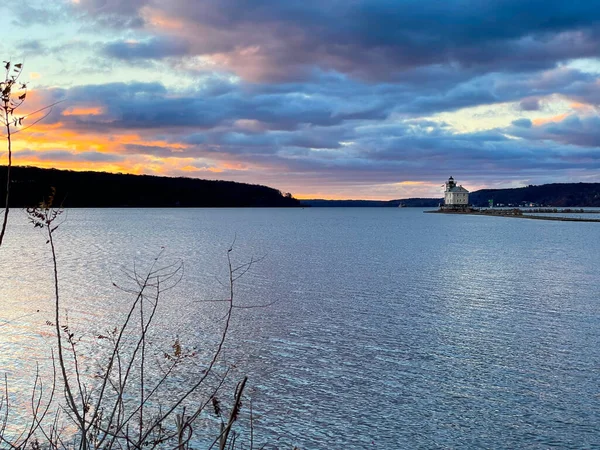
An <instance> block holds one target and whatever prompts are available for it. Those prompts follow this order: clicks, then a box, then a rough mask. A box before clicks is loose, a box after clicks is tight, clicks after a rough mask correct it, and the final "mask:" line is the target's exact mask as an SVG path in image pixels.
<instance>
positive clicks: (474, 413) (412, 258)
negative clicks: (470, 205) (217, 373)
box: [0, 208, 600, 449]
mask: <svg viewBox="0 0 600 450" xmlns="http://www.w3.org/2000/svg"><path fill="white" fill-rule="evenodd" d="M61 220H62V223H61V225H60V227H59V229H58V230H57V231H56V246H57V252H58V268H59V275H60V288H61V298H62V301H63V306H64V310H65V311H66V312H67V313H68V320H69V326H70V327H71V328H72V329H76V330H79V331H78V333H80V334H81V335H83V336H84V339H83V341H85V336H87V337H88V340H89V336H95V335H97V334H99V333H103V332H104V330H109V329H111V328H112V327H113V324H115V323H116V322H118V321H119V320H120V318H122V316H123V313H124V311H126V308H127V305H128V304H129V303H128V302H130V300H131V298H130V297H128V295H126V294H124V293H123V292H122V291H120V290H118V289H116V288H115V287H114V285H113V283H115V284H117V285H122V284H123V283H126V282H127V276H126V275H125V272H124V271H126V270H127V269H132V268H133V267H135V270H136V271H138V272H143V270H144V269H143V268H144V267H147V266H148V265H149V264H151V262H152V260H153V258H154V257H155V256H156V255H158V254H159V253H160V252H163V255H162V256H161V260H160V262H161V263H163V262H164V263H165V264H168V263H171V262H173V261H179V260H181V261H183V264H184V268H185V271H184V276H183V279H182V280H181V282H179V284H177V285H176V286H175V287H174V288H173V289H171V290H169V291H167V292H165V295H164V297H163V298H162V300H161V308H159V313H160V319H157V330H158V331H157V334H156V339H157V340H158V341H159V345H163V346H166V347H168V345H169V343H170V342H172V341H173V340H174V339H180V340H181V342H182V343H184V344H185V345H186V346H189V347H194V348H197V349H200V350H199V351H200V353H202V352H203V351H206V352H207V354H209V353H210V351H212V349H214V345H215V342H216V341H215V336H218V333H219V330H220V329H221V328H220V327H221V326H222V321H221V318H222V317H223V314H222V313H223V310H222V306H223V305H222V303H219V302H212V301H208V300H215V299H222V298H226V297H227V295H228V294H227V275H228V270H227V249H228V248H229V247H230V246H232V247H233V252H232V253H231V255H232V257H233V259H234V264H238V263H239V264H241V263H244V262H246V261H249V260H250V259H251V258H257V259H259V261H258V262H257V263H256V264H253V265H252V267H251V270H250V271H249V272H248V273H246V274H245V275H244V276H243V277H242V278H240V279H239V280H238V281H237V282H236V285H235V288H236V294H235V301H236V304H237V305H240V306H260V307H258V308H248V309H236V310H235V311H234V316H233V320H232V327H231V330H230V333H229V335H228V338H227V341H226V349H225V352H224V354H223V357H224V361H225V363H226V364H229V365H230V366H231V365H235V367H236V369H235V372H236V373H235V375H234V376H241V375H248V377H249V381H248V383H249V386H250V388H249V391H248V392H249V393H250V394H251V395H252V405H253V409H254V415H255V434H256V435H257V438H256V439H257V441H259V442H265V441H268V442H269V443H270V445H272V446H280V448H290V445H292V444H293V445H297V446H299V447H300V448H302V449H324V448H327V449H352V448H356V449H361V448H382V449H384V448H385V449H401V448H540V449H541V448H549V447H558V448H592V447H600V384H599V382H598V380H599V374H600V345H599V344H600V283H599V282H598V280H599V276H598V275H599V274H598V271H599V270H600V239H598V237H599V236H600V227H599V224H596V223H570V222H552V221H551V222H546V221H536V220H517V219H505V218H500V217H479V216H464V215H456V216H448V215H440V214H423V210H422V209H413V208H354V209H352V208H305V209H98V210H85V209H78V210H67V211H66V212H65V214H64V215H63V216H62V218H61ZM6 239H7V240H6V244H5V245H3V247H2V248H0V268H1V273H0V302H1V303H0V306H1V309H0V311H1V312H0V346H1V350H2V353H1V355H0V363H1V366H0V369H2V370H3V372H5V373H6V374H7V377H8V379H9V381H10V390H11V395H14V396H17V397H18V395H19V394H20V393H23V392H27V389H28V384H27V383H29V382H30V380H28V379H27V377H25V376H24V374H31V373H32V368H33V367H35V361H41V364H42V365H44V364H46V365H47V364H48V361H49V357H48V355H49V349H50V347H51V346H52V336H53V329H52V327H50V326H48V325H47V324H46V321H52V320H53V312H52V307H53V306H52V301H51V299H52V271H51V260H50V259H49V248H48V245H46V244H45V238H44V236H43V235H42V234H41V232H40V231H39V229H34V228H33V227H32V226H31V225H30V224H29V223H28V219H27V216H26V214H25V212H23V211H14V212H13V215H12V216H11V221H10V224H9V229H8V234H7V237H6ZM161 341H162V342H161ZM93 359H94V358H93V355H92V356H90V357H89V358H88V360H87V364H88V366H89V367H91V368H93V365H94V361H93ZM190 373H191V372H190ZM183 381H186V380H183ZM271 448H274V447H271Z"/></svg>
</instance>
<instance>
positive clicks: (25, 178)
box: [0, 166, 300, 208]
mask: <svg viewBox="0 0 600 450" xmlns="http://www.w3.org/2000/svg"><path fill="white" fill-rule="evenodd" d="M51 188H55V189H56V196H55V204H56V205H63V206H64V207H93V208H98V207H126V206H129V207H176V206H179V207H294V206H299V205H300V202H299V201H298V200H296V199H295V198H293V197H292V195H291V194H282V193H281V192H280V191H278V190H277V189H273V188H270V187H267V186H261V185H257V184H245V183H236V182H233V181H211V180H200V179H196V178H170V177H158V176H150V175H126V174H114V173H106V172H75V171H69V170H57V169H40V168H37V167H13V168H12V171H11V195H10V205H11V206H13V207H27V206H35V205H37V204H39V203H40V202H41V201H42V200H43V199H44V198H47V197H48V195H49V194H50V192H51ZM5 195H6V167H1V166H0V198H2V199H4V197H5Z"/></svg>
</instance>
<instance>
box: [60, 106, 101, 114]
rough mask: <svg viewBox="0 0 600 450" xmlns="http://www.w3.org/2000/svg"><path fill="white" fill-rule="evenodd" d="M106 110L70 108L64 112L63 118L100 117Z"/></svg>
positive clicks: (94, 107) (98, 108)
mask: <svg viewBox="0 0 600 450" xmlns="http://www.w3.org/2000/svg"><path fill="white" fill-rule="evenodd" d="M103 113H104V110H103V109H102V108H101V107H99V106H92V107H87V108H85V107H83V108H77V107H74V108H69V109H66V110H64V111H63V113H62V115H63V116H99V115H100V114H103Z"/></svg>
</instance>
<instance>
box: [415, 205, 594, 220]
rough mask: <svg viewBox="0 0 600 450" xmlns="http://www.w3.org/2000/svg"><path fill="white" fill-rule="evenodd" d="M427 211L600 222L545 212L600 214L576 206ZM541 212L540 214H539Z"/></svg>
mask: <svg viewBox="0 0 600 450" xmlns="http://www.w3.org/2000/svg"><path fill="white" fill-rule="evenodd" d="M425 212H427V213H436V214H463V215H465V214H467V215H472V216H495V217H514V218H519V219H533V220H556V221H560V222H600V218H584V217H563V216H546V215H543V214H600V211H592V210H584V209H576V208H575V209H574V208H565V209H559V208H535V209H527V210H522V209H520V208H509V209H476V208H471V209H468V210H451V209H444V210H442V209H439V210H436V211H425ZM537 214H539V215H537Z"/></svg>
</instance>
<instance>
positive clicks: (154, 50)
mask: <svg viewBox="0 0 600 450" xmlns="http://www.w3.org/2000/svg"><path fill="white" fill-rule="evenodd" d="M188 49H189V44H188V43H187V42H186V41H184V40H180V39H172V38H165V37H156V38H152V39H148V40H145V41H114V42H111V43H109V44H106V45H105V46H104V48H103V52H104V53H105V54H106V55H107V56H109V57H112V58H117V59H126V60H135V59H162V58H167V57H171V56H181V55H184V54H186V53H187V52H188Z"/></svg>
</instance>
